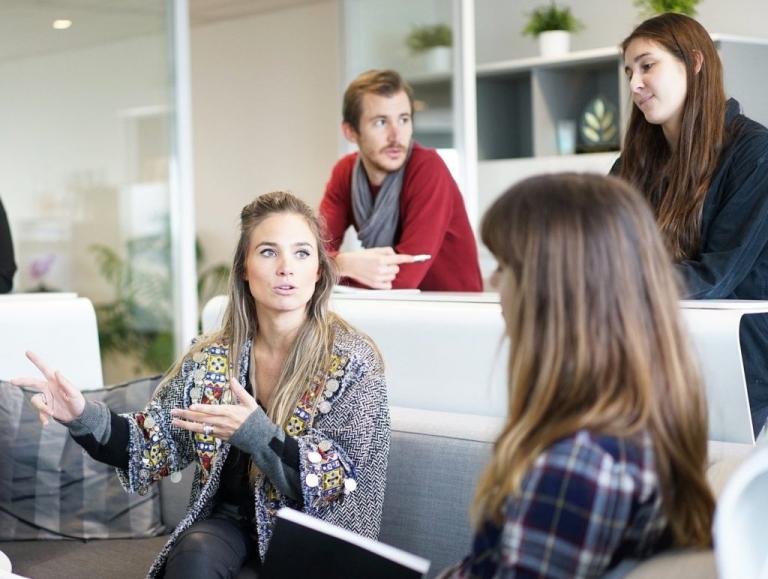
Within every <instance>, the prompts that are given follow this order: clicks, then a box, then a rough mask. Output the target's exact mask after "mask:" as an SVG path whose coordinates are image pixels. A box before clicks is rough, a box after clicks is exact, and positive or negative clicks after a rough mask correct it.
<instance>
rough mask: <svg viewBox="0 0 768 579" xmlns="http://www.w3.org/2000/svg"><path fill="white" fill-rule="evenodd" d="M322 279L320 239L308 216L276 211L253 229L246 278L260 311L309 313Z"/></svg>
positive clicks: (247, 258) (246, 265) (246, 261)
mask: <svg viewBox="0 0 768 579" xmlns="http://www.w3.org/2000/svg"><path fill="white" fill-rule="evenodd" d="M319 278H320V271H319V259H318V251H317V242H316V240H315V236H314V235H313V234H312V230H311V229H310V228H309V225H308V224H307V222H306V220H305V219H304V217H302V216H301V215H297V214H295V213H276V214H274V215H272V216H270V217H267V218H266V219H265V220H264V221H262V222H261V223H260V224H259V225H258V226H256V227H255V228H254V230H253V231H252V232H251V239H250V243H249V247H248V255H247V257H246V260H245V280H246V281H247V282H248V286H249V288H250V291H251V296H252V297H253V299H254V301H255V302H256V309H257V310H258V311H259V312H260V313H261V312H267V311H271V312H273V313H281V312H283V313H284V312H300V313H303V312H305V311H306V305H307V304H308V303H309V300H310V299H312V294H313V293H314V291H315V285H316V284H317V281H318V279H319Z"/></svg>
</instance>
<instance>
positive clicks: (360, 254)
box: [336, 247, 413, 289]
mask: <svg viewBox="0 0 768 579" xmlns="http://www.w3.org/2000/svg"><path fill="white" fill-rule="evenodd" d="M401 263H413V256H412V255H405V254H402V253H395V250H394V249H392V248H391V247H371V248H368V249H362V250H360V251H348V252H346V253H339V254H338V255H337V256H336V265H337V266H338V268H339V273H340V274H341V275H342V276H344V277H350V278H352V279H354V280H355V281H358V282H360V283H362V284H363V285H366V286H368V287H370V288H373V289H392V280H394V279H395V277H396V276H397V272H399V271H400V264H401Z"/></svg>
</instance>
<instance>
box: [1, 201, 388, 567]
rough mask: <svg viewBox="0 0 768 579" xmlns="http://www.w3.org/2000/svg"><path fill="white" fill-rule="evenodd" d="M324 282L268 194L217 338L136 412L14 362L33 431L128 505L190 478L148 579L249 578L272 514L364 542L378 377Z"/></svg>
mask: <svg viewBox="0 0 768 579" xmlns="http://www.w3.org/2000/svg"><path fill="white" fill-rule="evenodd" d="M335 281H336V274H335V271H334V269H333V265H332V262H331V260H330V259H329V258H328V256H327V255H326V253H325V250H324V246H323V243H322V241H321V239H320V234H319V228H318V223H317V220H316V218H315V216H314V215H313V213H312V210H311V209H310V208H309V207H308V206H307V205H306V204H305V203H303V202H302V201H300V200H299V199H297V198H296V197H294V196H292V195H290V194H287V193H281V192H277V193H269V194H266V195H262V196H260V197H258V198H257V199H256V200H255V201H254V202H253V203H251V204H249V205H247V206H246V207H244V208H243V211H242V214H241V233H240V240H239V242H238V245H237V249H236V252H235V256H234V263H233V267H232V272H231V274H230V281H229V304H228V306H227V309H226V313H225V315H224V324H223V328H222V329H221V330H220V331H219V332H216V333H214V334H213V335H211V336H204V337H202V338H201V339H200V340H199V341H197V342H196V343H195V344H194V345H193V346H192V348H191V349H190V350H189V352H187V354H186V355H185V356H184V357H183V358H182V360H181V361H180V362H178V363H177V364H176V365H175V366H174V367H173V368H172V369H171V370H169V371H168V373H167V375H166V376H165V378H164V379H163V381H162V382H161V383H160V385H159V386H158V388H157V390H156V391H155V393H154V395H153V397H152V399H151V400H150V402H149V404H148V406H147V407H146V409H145V410H144V411H142V412H137V413H134V414H126V415H116V414H114V413H111V412H110V411H109V409H108V408H107V407H106V406H100V405H97V404H95V403H93V402H86V401H85V399H84V398H83V396H82V394H80V392H79V391H78V390H77V389H76V388H74V387H73V386H72V385H71V384H70V383H69V382H67V380H66V379H65V378H64V377H63V376H61V374H60V373H58V372H53V371H51V370H50V369H48V368H47V367H46V366H45V364H44V363H43V362H42V361H41V360H40V359H39V358H38V357H37V356H35V355H34V354H28V355H29V357H30V359H31V360H32V362H33V363H35V365H37V367H38V368H39V369H40V370H41V372H42V373H43V375H44V379H42V380H38V379H33V378H24V379H16V380H14V381H13V382H14V384H16V385H19V386H28V387H31V388H34V389H37V390H39V391H40V393H39V394H35V395H34V396H33V397H32V404H33V405H34V406H35V408H36V409H37V410H38V411H39V413H40V417H41V420H42V421H43V422H44V423H45V422H47V420H48V419H49V418H50V417H53V418H55V419H56V420H59V421H61V422H64V423H65V424H66V425H67V426H68V427H69V429H70V432H71V433H72V435H73V436H74V438H75V440H77V441H78V442H79V443H80V444H81V445H82V446H83V447H85V449H86V450H87V451H88V452H89V453H90V454H91V456H93V457H94V458H96V459H97V460H101V461H103V462H107V463H109V464H112V465H114V466H116V467H117V469H118V475H119V477H120V480H121V482H122V483H123V485H124V486H125V488H126V489H127V490H129V491H137V492H139V493H145V492H146V491H147V488H148V487H149V485H150V484H152V483H154V482H155V481H157V480H159V479H161V478H162V477H165V476H168V475H171V474H172V473H174V472H178V471H181V470H182V469H184V468H185V467H186V466H187V465H188V464H190V463H196V465H197V467H196V474H195V479H194V482H193V485H192V497H191V502H190V507H189V510H188V512H187V515H186V516H185V518H184V519H183V520H182V521H181V523H180V524H179V525H178V527H177V528H176V529H175V530H174V532H173V533H172V534H171V537H170V539H169V541H168V543H167V544H166V546H165V547H164V548H163V550H162V551H161V553H160V554H159V556H158V557H157V559H156V560H155V562H154V564H153V566H152V568H151V569H150V571H149V575H148V576H149V577H157V576H163V577H166V578H170V577H174V578H176V577H179V578H180V577H183V578H184V579H189V578H197V577H200V578H212V577H235V576H237V574H238V572H239V571H240V569H241V568H242V567H243V566H244V565H248V566H249V567H251V566H253V565H255V566H258V559H259V558H260V557H263V555H264V553H265V550H266V547H267V544H268V542H269V538H270V535H271V531H272V525H273V523H274V514H275V512H276V511H277V509H279V508H280V507H282V506H290V507H292V508H295V509H299V510H302V511H304V512H306V513H308V514H310V515H313V516H316V517H318V518H321V519H324V520H326V521H329V522H331V523H334V524H337V525H341V526H343V527H346V528H347V529H350V530H352V531H355V532H357V533H360V534H362V535H365V536H368V537H372V538H375V537H376V536H377V535H378V531H379V523H380V520H381V509H382V504H383V499H384V480H385V475H386V468H387V455H388V451H389V409H388V406H387V397H386V384H385V382H384V370H383V366H382V362H381V359H380V356H379V353H378V350H377V349H376V347H375V346H374V345H373V344H372V343H371V342H370V340H369V339H368V338H367V337H366V336H363V335H361V334H359V333H358V332H356V331H355V330H354V329H352V328H351V327H350V326H349V325H347V324H346V323H345V322H344V321H343V320H341V319H340V318H339V317H338V316H336V315H335V314H333V313H331V312H329V311H328V300H329V298H330V294H331V291H332V288H333V285H334V283H335ZM243 385H245V386H243ZM318 565H319V566H321V565H322V562H318Z"/></svg>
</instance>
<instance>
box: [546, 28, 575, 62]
mask: <svg viewBox="0 0 768 579" xmlns="http://www.w3.org/2000/svg"><path fill="white" fill-rule="evenodd" d="M570 49H571V33H570V32H566V31H565V30H547V31H546V32H542V33H541V34H539V52H540V53H541V56H543V57H546V58H553V57H555V56H563V55H564V54H568V51H569V50H570Z"/></svg>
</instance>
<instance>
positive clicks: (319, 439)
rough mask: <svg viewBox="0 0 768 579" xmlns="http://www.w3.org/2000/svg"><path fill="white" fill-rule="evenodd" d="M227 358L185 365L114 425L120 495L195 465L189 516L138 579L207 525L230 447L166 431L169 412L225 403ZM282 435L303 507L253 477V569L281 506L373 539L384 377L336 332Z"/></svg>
mask: <svg viewBox="0 0 768 579" xmlns="http://www.w3.org/2000/svg"><path fill="white" fill-rule="evenodd" d="M250 349H251V342H250V340H249V341H248V343H247V344H246V346H245V348H244V349H243V352H242V356H241V364H240V368H241V372H240V376H239V379H240V383H241V384H244V383H245V373H246V372H247V371H248V363H247V361H248V360H250ZM228 355H229V351H228V348H227V347H226V346H223V345H220V344H214V345H212V346H209V347H207V348H205V349H204V350H203V351H202V352H198V353H197V354H195V355H194V356H187V357H186V358H185V359H184V361H183V363H182V367H181V370H180V372H179V374H178V375H177V376H176V377H175V378H173V379H171V380H170V381H168V382H167V383H166V384H164V385H163V386H162V387H161V388H158V390H157V391H156V392H155V394H154V395H153V397H152V399H151V400H150V402H149V404H148V406H147V408H146V409H145V410H144V411H143V412H138V413H135V414H125V415H124V416H125V417H126V418H128V420H129V424H130V443H129V444H130V446H129V456H130V462H129V465H128V468H127V470H123V469H118V471H117V472H118V477H119V478H120V481H121V483H122V484H123V486H124V488H125V489H126V490H127V491H129V492H138V493H140V494H144V493H146V492H147V491H148V488H149V486H150V485H151V484H152V483H153V482H155V481H157V480H160V479H161V478H162V477H164V476H168V475H172V474H173V473H175V472H179V471H181V470H183V469H184V468H185V467H186V466H188V465H189V464H190V463H192V462H193V461H194V462H196V464H197V467H196V469H195V478H194V481H193V483H192V495H191V497H190V507H189V510H188V511H187V514H186V516H185V517H184V519H183V520H182V521H181V522H180V523H179V524H178V526H177V527H176V529H174V531H173V533H172V534H171V536H170V538H169V540H168V542H167V543H166V545H165V546H164V547H163V549H162V551H161V552H160V554H159V555H158V557H157V558H156V560H155V562H154V563H153V565H152V567H151V568H150V570H149V572H148V574H147V577H148V578H149V577H156V576H158V574H159V573H160V572H161V570H162V569H163V567H164V565H165V561H166V558H167V556H168V553H169V552H170V550H171V548H172V547H173V545H174V544H175V542H176V539H177V538H178V536H179V535H180V534H181V533H182V532H183V531H185V530H186V529H188V528H189V527H190V526H191V525H192V524H193V523H195V522H196V521H199V520H201V519H204V518H206V517H207V516H209V515H210V513H211V510H212V508H213V503H214V501H213V499H214V497H215V496H216V492H217V490H218V488H219V482H220V476H221V470H222V466H223V465H224V461H225V460H226V458H227V454H228V453H229V451H230V448H231V445H230V444H229V443H228V442H225V441H222V440H220V439H218V438H215V437H207V436H205V435H203V434H197V433H195V434H192V433H190V432H188V431H186V430H182V429H179V428H176V427H171V425H170V422H171V417H170V411H171V409H172V408H178V407H184V408H186V407H188V406H189V405H190V404H193V403H198V402H199V403H203V404H206V403H207V404H218V403H220V402H221V401H222V399H223V400H224V401H228V400H229V399H230V398H229V397H230V396H231V393H230V392H229V388H228V385H227V378H226V377H227V372H228V370H229V360H228ZM318 398H319V399H318ZM286 432H287V434H289V435H291V436H293V437H295V438H296V439H297V441H298V445H299V457H300V458H299V463H300V465H299V469H300V479H301V483H302V495H303V503H300V504H297V503H296V502H295V501H292V500H291V499H289V498H287V497H285V496H282V495H281V494H280V493H279V492H278V491H277V490H276V489H275V487H274V486H273V485H272V484H271V483H270V481H269V480H268V479H266V477H265V476H264V475H263V474H261V475H259V478H257V480H256V483H255V488H254V500H255V513H256V520H255V523H256V530H257V533H258V541H259V556H260V557H261V558H262V559H263V557H264V554H265V552H266V549H267V545H268V544H269V539H270V537H271V534H272V527H273V524H274V517H275V512H276V511H277V509H279V508H280V507H282V506H288V507H291V508H294V509H299V510H301V511H303V512H305V513H307V514H309V515H312V516H315V517H318V518H320V519H323V520H325V521H328V522H330V523H333V524H336V525H339V526H341V527H344V528H346V529H349V530H351V531H353V532H355V533H359V534H361V535H363V536H366V537H370V538H374V539H375V538H377V536H378V533H379V526H380V523H381V511H382V505H383V502H384V487H385V479H386V473H387V457H388V453H389V437H390V421H389V407H388V404H387V389H386V383H385V379H384V368H383V365H382V363H381V361H380V359H379V356H378V354H377V353H376V352H375V350H374V348H373V347H372V346H371V344H370V343H369V342H368V341H367V340H366V339H365V338H363V337H362V336H360V335H358V334H355V333H351V332H348V331H346V330H344V329H343V328H341V327H337V328H336V337H335V341H334V345H333V354H332V356H331V360H330V364H329V367H328V370H327V371H326V373H325V375H324V376H322V377H320V376H318V377H317V378H315V380H314V381H313V383H312V384H311V385H310V386H309V387H308V389H307V391H306V393H305V395H304V396H303V398H302V400H301V401H300V403H299V404H298V405H297V407H296V409H295V411H294V414H293V416H292V417H291V418H290V420H289V424H288V426H287V427H286ZM318 454H319V457H320V460H318Z"/></svg>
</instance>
